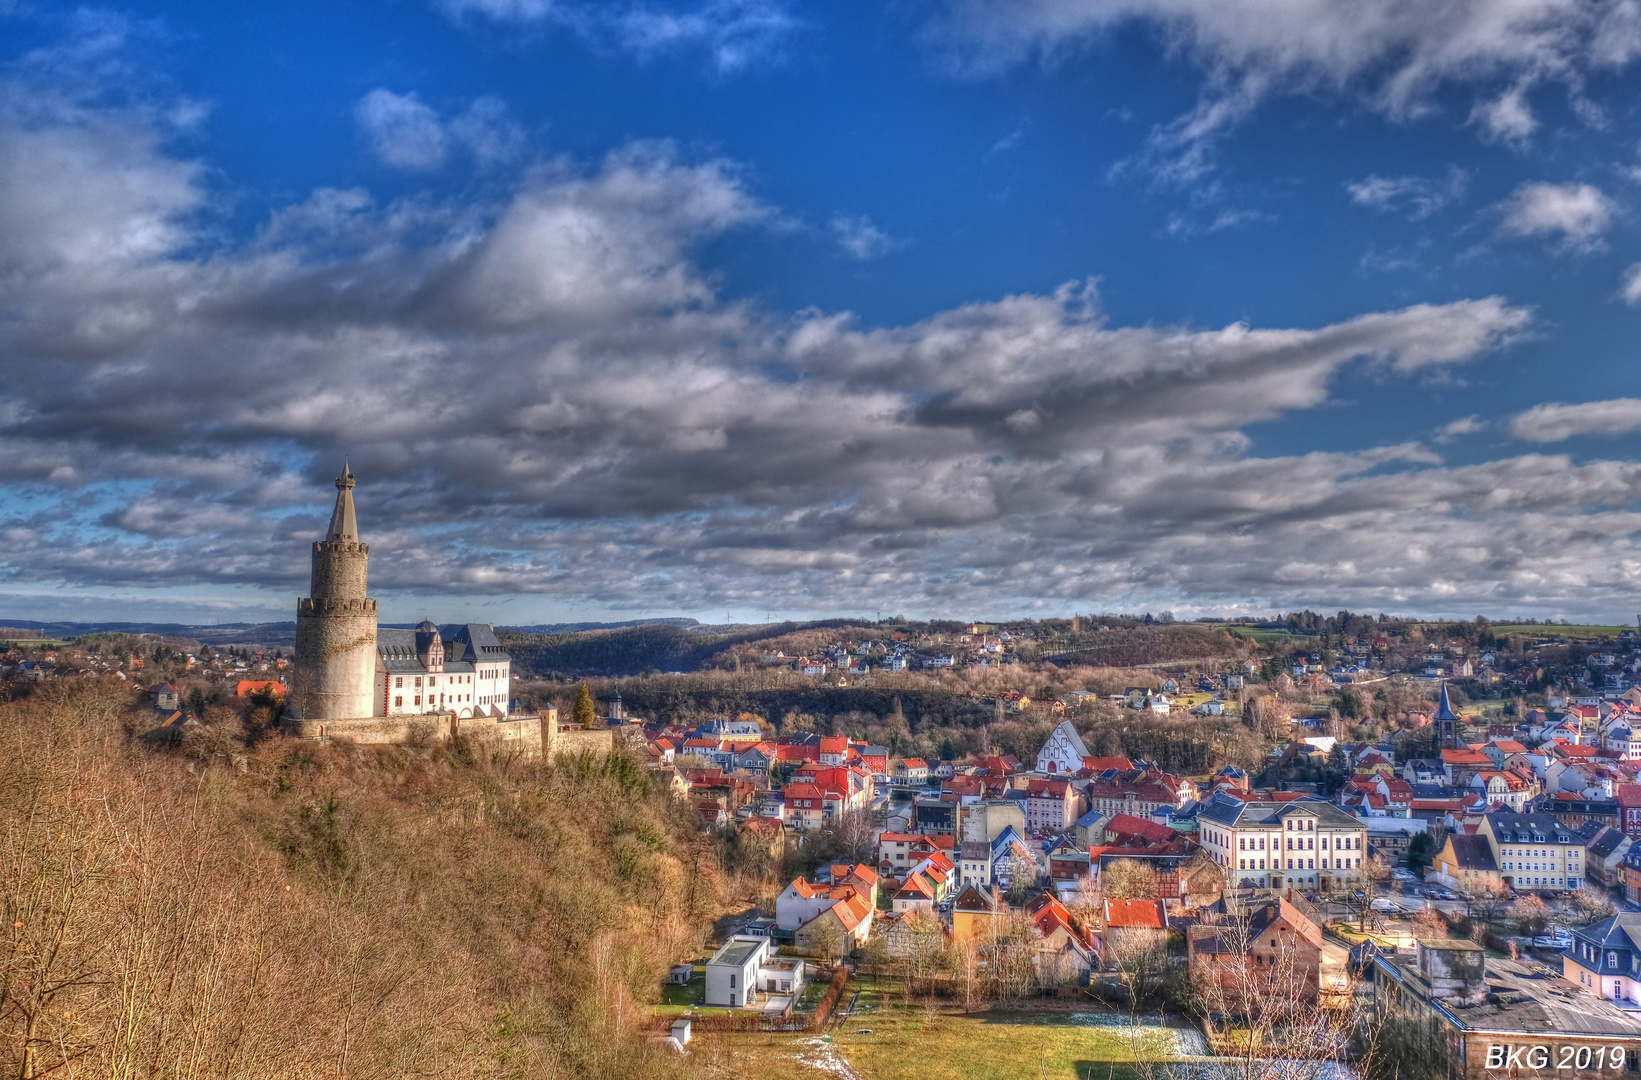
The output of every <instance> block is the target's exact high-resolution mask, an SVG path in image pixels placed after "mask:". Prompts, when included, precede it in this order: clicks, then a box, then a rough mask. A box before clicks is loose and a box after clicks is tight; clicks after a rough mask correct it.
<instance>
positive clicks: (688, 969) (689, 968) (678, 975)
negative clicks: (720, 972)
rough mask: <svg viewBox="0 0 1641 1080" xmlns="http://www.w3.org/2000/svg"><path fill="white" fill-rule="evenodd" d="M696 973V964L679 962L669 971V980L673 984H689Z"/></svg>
mask: <svg viewBox="0 0 1641 1080" xmlns="http://www.w3.org/2000/svg"><path fill="white" fill-rule="evenodd" d="M694 975H695V965H694V964H679V965H678V966H677V967H675V968H673V969H672V970H671V971H668V972H667V982H668V983H670V984H671V985H673V986H688V985H689V981H690V979H691V978H692V977H693V976H694Z"/></svg>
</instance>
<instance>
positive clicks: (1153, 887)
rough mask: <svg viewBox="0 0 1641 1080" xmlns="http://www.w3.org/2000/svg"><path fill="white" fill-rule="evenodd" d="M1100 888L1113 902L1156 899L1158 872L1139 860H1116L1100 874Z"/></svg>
mask: <svg viewBox="0 0 1641 1080" xmlns="http://www.w3.org/2000/svg"><path fill="white" fill-rule="evenodd" d="M1100 888H1101V889H1102V890H1103V891H1104V893H1105V895H1106V896H1108V897H1109V898H1111V899H1112V900H1150V899H1154V898H1155V897H1156V895H1157V872H1156V870H1154V869H1153V868H1152V867H1151V865H1150V864H1149V863H1143V862H1140V861H1139V860H1138V859H1116V860H1113V861H1112V863H1111V865H1110V866H1107V867H1106V868H1105V869H1104V870H1103V871H1101V872H1100Z"/></svg>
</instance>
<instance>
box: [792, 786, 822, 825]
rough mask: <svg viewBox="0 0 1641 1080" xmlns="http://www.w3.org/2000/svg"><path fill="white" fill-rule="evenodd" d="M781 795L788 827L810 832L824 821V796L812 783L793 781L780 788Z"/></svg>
mask: <svg viewBox="0 0 1641 1080" xmlns="http://www.w3.org/2000/svg"><path fill="white" fill-rule="evenodd" d="M781 795H782V797H783V801H784V803H785V806H784V810H785V819H786V825H787V827H788V828H791V829H797V830H799V831H800V832H812V831H814V830H816V829H819V828H820V827H821V826H822V825H823V824H824V823H825V820H826V812H825V805H826V801H825V797H824V796H823V795H822V794H821V789H820V788H818V787H816V786H815V785H814V784H808V783H803V782H801V781H794V782H793V783H790V784H788V785H786V786H785V787H784V788H782V789H781Z"/></svg>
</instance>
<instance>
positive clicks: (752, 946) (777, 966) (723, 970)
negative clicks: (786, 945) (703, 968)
mask: <svg viewBox="0 0 1641 1080" xmlns="http://www.w3.org/2000/svg"><path fill="white" fill-rule="evenodd" d="M773 948H774V943H773V942H772V941H770V940H769V938H767V937H761V936H758V935H753V934H737V935H735V936H734V937H732V938H730V939H729V940H728V941H726V942H724V945H723V947H722V948H720V949H719V950H718V951H717V952H716V953H714V954H713V956H712V959H710V960H708V961H707V974H706V1000H705V1003H706V1004H707V1005H712V1006H717V1007H719V1008H732V1009H733V1008H746V1007H749V1006H755V1005H757V1004H758V993H759V991H762V992H763V993H765V994H768V995H776V994H785V995H797V994H801V993H802V992H803V987H804V981H805V974H806V970H807V968H806V965H805V964H804V962H803V961H802V960H800V959H797V958H795V957H784V956H776V955H774V952H773Z"/></svg>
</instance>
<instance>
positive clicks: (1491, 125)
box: [1470, 83, 1538, 143]
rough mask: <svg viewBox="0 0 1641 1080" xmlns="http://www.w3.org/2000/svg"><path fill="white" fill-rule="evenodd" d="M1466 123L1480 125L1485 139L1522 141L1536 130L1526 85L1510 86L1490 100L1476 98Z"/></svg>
mask: <svg viewBox="0 0 1641 1080" xmlns="http://www.w3.org/2000/svg"><path fill="white" fill-rule="evenodd" d="M1470 122H1471V123H1472V124H1475V125H1476V126H1477V127H1479V128H1481V130H1482V134H1483V136H1484V137H1485V138H1486V139H1487V140H1488V141H1489V142H1501V143H1524V142H1526V141H1527V140H1528V139H1529V138H1531V137H1532V134H1533V132H1535V131H1537V130H1538V117H1536V116H1534V115H1533V110H1532V107H1531V106H1529V105H1528V104H1527V87H1526V86H1524V85H1521V84H1519V83H1518V84H1517V85H1515V86H1512V87H1510V89H1508V90H1506V91H1505V92H1504V93H1502V94H1500V95H1499V96H1498V97H1496V98H1494V99H1492V100H1491V101H1478V102H1477V103H1476V107H1475V108H1474V109H1472V110H1470Z"/></svg>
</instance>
